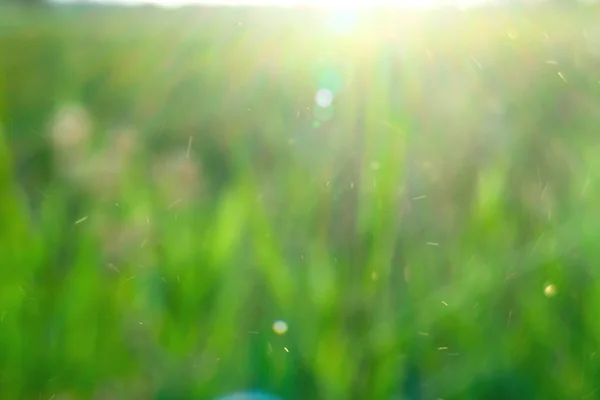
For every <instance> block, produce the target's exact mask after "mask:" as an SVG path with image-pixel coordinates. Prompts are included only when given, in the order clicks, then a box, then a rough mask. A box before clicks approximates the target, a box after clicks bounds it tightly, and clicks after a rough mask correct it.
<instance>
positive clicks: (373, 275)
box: [371, 271, 379, 281]
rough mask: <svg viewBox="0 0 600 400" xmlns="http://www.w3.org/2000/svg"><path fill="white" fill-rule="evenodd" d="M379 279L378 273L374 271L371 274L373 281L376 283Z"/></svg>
mask: <svg viewBox="0 0 600 400" xmlns="http://www.w3.org/2000/svg"><path fill="white" fill-rule="evenodd" d="M378 278H379V276H378V275H377V272H375V271H373V272H371V279H372V280H373V281H376V280H377V279H378Z"/></svg>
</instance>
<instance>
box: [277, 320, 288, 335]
mask: <svg viewBox="0 0 600 400" xmlns="http://www.w3.org/2000/svg"><path fill="white" fill-rule="evenodd" d="M287 330H288V324H287V323H286V322H285V321H282V320H279V321H275V322H273V332H275V333H276V334H278V335H283V334H285V333H286V332H287Z"/></svg>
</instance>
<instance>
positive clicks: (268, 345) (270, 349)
mask: <svg viewBox="0 0 600 400" xmlns="http://www.w3.org/2000/svg"><path fill="white" fill-rule="evenodd" d="M267 353H268V354H271V353H273V345H272V344H271V342H267Z"/></svg>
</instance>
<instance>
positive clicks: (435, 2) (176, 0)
mask: <svg viewBox="0 0 600 400" xmlns="http://www.w3.org/2000/svg"><path fill="white" fill-rule="evenodd" d="M54 1H56V2H57V3H74V2H95V3H113V4H123V5H136V4H155V5H159V6H164V7H178V6H182V5H191V4H201V5H210V6H234V5H251V6H279V7H293V6H298V5H301V6H318V7H334V8H343V9H348V8H357V7H369V6H377V5H386V6H390V5H392V6H399V7H410V8H433V7H437V6H444V5H452V6H456V7H461V8H463V7H470V6H475V5H481V4H484V3H487V2H491V1H490V0H54Z"/></svg>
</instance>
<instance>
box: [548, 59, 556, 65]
mask: <svg viewBox="0 0 600 400" xmlns="http://www.w3.org/2000/svg"><path fill="white" fill-rule="evenodd" d="M546 64H550V65H557V64H558V63H557V62H556V61H554V60H546Z"/></svg>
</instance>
